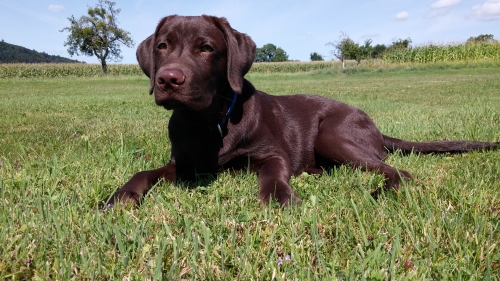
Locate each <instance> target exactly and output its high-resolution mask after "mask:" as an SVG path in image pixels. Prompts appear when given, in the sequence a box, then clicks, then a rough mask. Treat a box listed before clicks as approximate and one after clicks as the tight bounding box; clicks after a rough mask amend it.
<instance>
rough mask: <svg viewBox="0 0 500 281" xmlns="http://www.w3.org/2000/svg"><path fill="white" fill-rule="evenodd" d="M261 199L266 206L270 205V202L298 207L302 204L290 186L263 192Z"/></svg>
mask: <svg viewBox="0 0 500 281" xmlns="http://www.w3.org/2000/svg"><path fill="white" fill-rule="evenodd" d="M259 197H260V199H261V200H262V202H263V203H264V204H266V205H267V204H269V202H270V200H272V201H275V202H278V203H279V204H280V205H281V206H298V205H300V204H301V203H302V201H301V200H300V198H299V197H298V196H297V194H295V192H294V191H293V189H292V188H291V187H290V186H281V188H278V186H276V187H275V188H273V189H272V190H261V192H260V196H259Z"/></svg>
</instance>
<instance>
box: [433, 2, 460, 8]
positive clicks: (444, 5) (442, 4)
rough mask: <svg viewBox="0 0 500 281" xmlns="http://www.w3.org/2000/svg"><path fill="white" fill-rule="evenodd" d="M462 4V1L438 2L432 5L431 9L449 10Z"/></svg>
mask: <svg viewBox="0 0 500 281" xmlns="http://www.w3.org/2000/svg"><path fill="white" fill-rule="evenodd" d="M458 4H460V0H438V1H436V2H434V3H432V5H431V7H432V8H434V9H439V8H448V7H453V6H456V5H458Z"/></svg>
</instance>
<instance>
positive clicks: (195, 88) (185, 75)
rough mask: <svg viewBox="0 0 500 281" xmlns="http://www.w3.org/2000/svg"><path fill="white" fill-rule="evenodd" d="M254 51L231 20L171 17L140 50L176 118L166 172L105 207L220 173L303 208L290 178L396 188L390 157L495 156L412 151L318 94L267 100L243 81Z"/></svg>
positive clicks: (158, 94)
mask: <svg viewBox="0 0 500 281" xmlns="http://www.w3.org/2000/svg"><path fill="white" fill-rule="evenodd" d="M254 58H255V43H254V42H253V41H252V39H250V37H249V36H247V35H246V34H243V33H240V32H238V31H236V30H234V29H232V28H231V26H230V25H229V23H228V22H227V21H226V19H225V18H218V17H213V16H206V15H203V16H196V17H183V16H177V15H173V16H168V17H165V18H163V19H162V20H161V21H160V23H159V24H158V26H157V27H156V30H155V32H154V34H152V35H151V36H149V37H148V38H147V39H146V40H144V41H143V42H142V43H141V44H140V45H139V47H138V49H137V60H138V61H139V65H140V67H141V68H142V70H143V71H144V73H145V74H146V75H147V76H148V77H149V78H150V79H151V84H150V89H149V91H150V93H154V97H155V102H156V104H157V105H160V106H163V107H164V108H165V109H167V110H173V113H172V117H171V118H170V122H169V124H168V133H169V138H170V141H171V143H172V150H171V160H170V163H168V164H167V165H166V166H164V167H161V168H158V169H156V170H151V171H142V172H139V173H137V174H135V175H134V176H133V177H132V178H131V179H130V180H129V181H128V182H127V183H126V184H125V185H124V186H123V187H122V188H120V189H119V190H117V191H116V192H115V193H114V194H113V195H112V196H111V197H110V198H109V199H108V203H109V204H115V202H117V201H122V202H124V203H126V202H132V203H134V204H137V203H139V202H140V200H141V197H142V196H143V195H144V194H145V193H146V192H147V191H148V190H149V189H150V188H151V187H152V186H153V185H155V184H156V183H158V182H159V181H160V180H165V181H169V182H173V181H179V180H181V181H194V180H196V179H197V178H198V176H199V175H207V174H208V175H215V174H216V173H217V172H219V171H220V170H221V169H231V170H235V169H236V170H237V169H243V168H247V167H248V165H250V167H249V168H251V169H252V170H254V171H257V172H258V181H259V186H260V192H259V194H260V199H261V200H262V202H264V203H268V202H269V201H270V200H276V201H277V202H279V203H280V204H282V205H289V204H299V203H300V199H299V198H298V197H297V196H296V194H295V192H294V191H293V189H292V188H291V187H290V184H289V180H290V177H291V176H292V175H299V174H301V173H302V172H304V171H306V172H309V173H319V172H322V171H323V170H324V169H326V168H328V167H332V166H334V165H339V164H347V165H351V166H353V167H356V168H360V169H363V170H367V171H374V172H378V173H381V174H382V175H384V177H385V179H386V181H385V188H386V189H395V188H397V187H398V186H399V185H400V184H401V183H402V182H403V181H404V180H405V179H409V178H412V175H411V174H410V173H408V172H407V171H403V170H397V169H395V168H393V167H391V166H389V165H387V164H385V163H384V162H383V161H382V160H383V159H384V158H385V157H386V155H387V152H388V151H389V152H391V151H395V150H401V151H402V152H403V153H409V152H412V151H414V152H418V153H434V152H451V153H453V152H462V151H470V150H477V149H492V148H498V142H496V143H489V142H469V141H435V142H421V143H418V142H409V141H404V140H400V139H396V138H392V137H388V136H386V135H383V134H381V133H380V131H379V130H378V129H377V126H376V125H375V124H374V123H373V121H372V120H371V119H370V117H368V116H367V115H366V114H365V113H364V112H363V111H361V110H359V109H357V108H354V107H352V106H349V105H347V104H344V103H342V102H339V101H335V100H331V99H328V98H324V97H319V96H313V95H291V96H271V95H268V94H266V93H264V92H261V91H257V90H256V89H255V88H254V87H253V86H252V84H251V83H250V82H249V81H247V80H245V79H244V78H243V77H244V75H245V74H246V73H247V72H248V71H249V69H250V67H251V66H252V63H253V61H254Z"/></svg>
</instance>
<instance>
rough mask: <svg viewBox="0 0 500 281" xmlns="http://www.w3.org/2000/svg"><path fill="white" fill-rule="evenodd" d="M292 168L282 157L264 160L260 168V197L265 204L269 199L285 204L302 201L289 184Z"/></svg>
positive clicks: (297, 203)
mask: <svg viewBox="0 0 500 281" xmlns="http://www.w3.org/2000/svg"><path fill="white" fill-rule="evenodd" d="M290 170H291V169H290V165H289V163H288V162H287V161H285V160H284V159H282V158H280V157H276V156H275V157H270V158H268V159H266V160H264V162H263V164H262V165H261V167H260V169H259V185H260V199H261V200H262V202H263V203H264V204H268V203H269V199H273V200H276V201H278V202H279V203H280V204H281V205H285V206H286V205H290V204H294V205H299V204H300V203H301V202H300V199H299V198H298V197H297V195H296V194H295V192H294V191H293V189H292V187H291V186H290V184H289V181H290V176H291V174H292V173H291V171H290ZM292 201H293V202H292Z"/></svg>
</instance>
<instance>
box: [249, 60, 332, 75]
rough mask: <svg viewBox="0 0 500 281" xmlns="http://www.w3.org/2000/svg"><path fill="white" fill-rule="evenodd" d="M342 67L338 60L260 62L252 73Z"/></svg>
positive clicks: (294, 71)
mask: <svg viewBox="0 0 500 281" xmlns="http://www.w3.org/2000/svg"><path fill="white" fill-rule="evenodd" d="M335 66H337V67H340V64H339V63H338V62H336V61H320V62H260V63H254V64H253V65H252V68H251V69H250V73H296V72H308V71H315V70H322V69H328V68H333V67H335Z"/></svg>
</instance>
